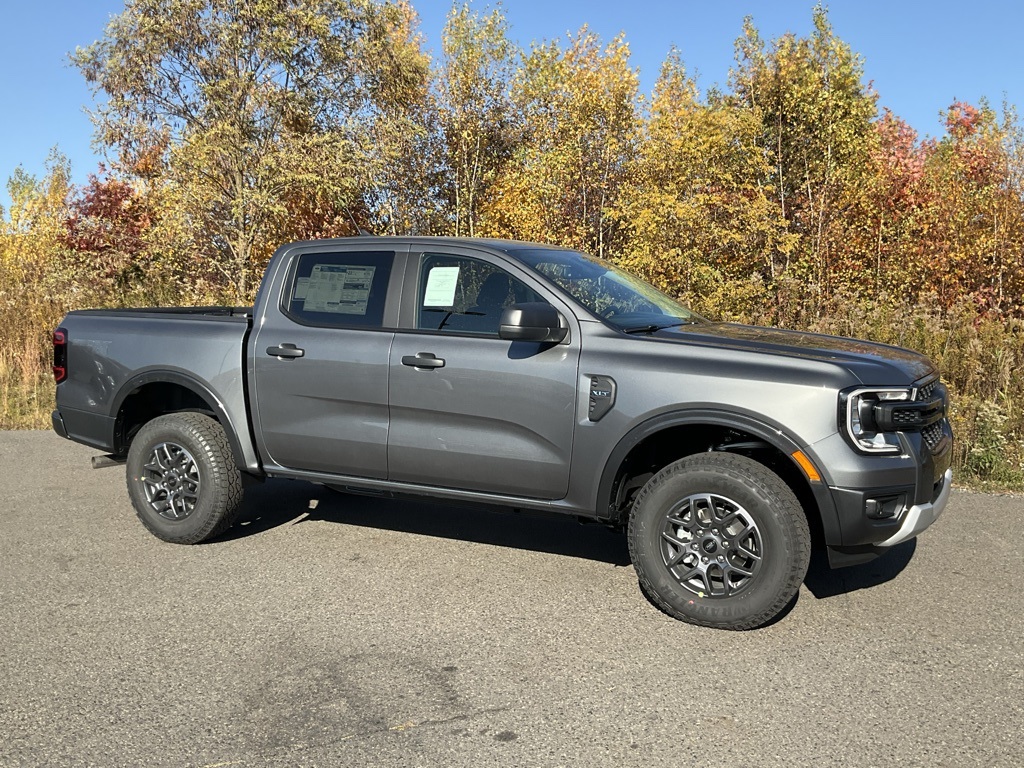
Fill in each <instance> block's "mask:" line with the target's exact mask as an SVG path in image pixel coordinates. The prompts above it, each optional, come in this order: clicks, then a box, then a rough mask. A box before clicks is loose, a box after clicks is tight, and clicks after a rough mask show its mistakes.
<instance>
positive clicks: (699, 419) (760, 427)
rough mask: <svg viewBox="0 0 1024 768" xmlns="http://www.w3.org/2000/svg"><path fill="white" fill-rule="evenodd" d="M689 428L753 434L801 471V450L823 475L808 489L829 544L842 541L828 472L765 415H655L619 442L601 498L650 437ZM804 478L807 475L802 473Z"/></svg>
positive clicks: (704, 410)
mask: <svg viewBox="0 0 1024 768" xmlns="http://www.w3.org/2000/svg"><path fill="white" fill-rule="evenodd" d="M687 425H694V426H696V425H704V426H717V427H727V428H732V429H737V430H741V431H743V432H747V433H749V434H751V435H754V436H755V437H757V438H758V439H760V440H763V441H764V442H766V443H768V444H769V445H771V446H774V447H775V448H777V449H778V450H779V451H780V452H782V453H784V454H785V455H786V456H788V457H790V461H793V464H794V465H795V466H797V467H798V468H799V465H797V464H796V461H795V460H794V459H793V458H792V454H793V452H794V451H797V450H799V451H801V452H802V453H803V454H804V455H805V456H806V457H807V458H808V459H810V461H811V463H812V464H814V466H815V468H816V469H817V470H818V473H819V474H820V475H821V478H822V480H821V482H808V486H809V487H810V489H811V492H812V493H813V495H814V500H815V502H816V503H817V507H818V513H819V516H820V518H821V524H822V528H823V529H824V533H825V540H826V541H838V540H839V538H838V537H839V531H840V528H839V516H838V513H837V512H836V507H835V502H834V501H833V499H832V494H831V492H830V491H829V479H828V474H827V469H826V468H825V467H824V465H823V464H822V463H821V461H820V460H819V458H818V457H817V455H815V453H814V451H813V450H812V449H811V448H810V447H809V446H806V445H802V444H801V443H800V442H798V441H797V440H796V439H795V438H794V437H793V436H791V435H790V434H789V433H788V432H787V430H786V429H785V428H783V427H782V425H780V424H776V423H774V422H772V421H771V420H769V419H766V418H764V417H763V416H760V415H757V414H753V413H751V412H745V411H741V410H734V409H725V408H721V407H712V406H703V405H698V406H695V407H692V408H685V409H678V410H673V411H669V412H666V413H660V414H657V415H655V416H652V417H650V418H648V419H646V420H645V421H642V422H641V423H639V424H637V425H636V426H635V427H633V428H632V429H631V430H629V432H627V433H626V434H625V435H623V437H622V438H621V439H620V440H619V442H618V443H616V445H615V447H614V448H613V449H612V452H611V453H610V454H609V456H608V460H607V462H605V467H604V470H603V472H602V473H601V480H600V485H599V487H598V499H599V500H609V499H611V497H612V488H613V486H614V483H615V478H616V476H617V475H618V472H619V468H620V467H621V466H622V463H623V462H624V461H625V459H626V457H627V456H628V455H629V453H630V451H632V450H633V449H634V448H635V447H636V446H637V445H639V444H640V443H642V442H643V441H644V440H646V439H647V438H649V437H651V436H653V435H655V434H657V433H658V432H661V431H663V430H666V429H672V428H674V427H681V426H687ZM800 473H801V476H806V475H804V473H803V470H802V469H801V470H800ZM608 510H609V512H608V514H609V515H610V514H611V505H610V504H609V506H608Z"/></svg>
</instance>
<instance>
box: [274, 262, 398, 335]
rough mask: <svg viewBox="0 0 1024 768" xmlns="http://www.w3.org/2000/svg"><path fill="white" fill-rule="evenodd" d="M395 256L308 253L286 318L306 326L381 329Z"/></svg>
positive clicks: (296, 271) (296, 275)
mask: <svg viewBox="0 0 1024 768" xmlns="http://www.w3.org/2000/svg"><path fill="white" fill-rule="evenodd" d="M394 261H395V254H394V252H393V251H363V252H356V253H304V254H302V255H301V256H299V258H298V260H297V262H296V265H295V269H294V270H293V273H292V279H291V285H290V287H289V292H288V295H287V297H286V300H285V306H284V311H285V314H286V315H288V316H289V317H291V318H292V319H293V320H295V321H297V322H300V323H303V324H305V325H319V326H330V327H346V326H364V327H365V326H369V327H377V328H379V327H381V326H382V325H383V322H384V302H385V300H386V299H387V294H388V281H389V280H390V278H391V266H392V264H394Z"/></svg>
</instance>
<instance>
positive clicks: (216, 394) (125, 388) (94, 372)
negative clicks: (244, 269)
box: [54, 306, 257, 465]
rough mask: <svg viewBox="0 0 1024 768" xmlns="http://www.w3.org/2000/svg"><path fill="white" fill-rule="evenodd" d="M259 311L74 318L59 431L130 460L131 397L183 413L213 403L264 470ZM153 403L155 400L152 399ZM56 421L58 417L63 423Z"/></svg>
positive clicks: (117, 312)
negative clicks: (254, 427)
mask: <svg viewBox="0 0 1024 768" xmlns="http://www.w3.org/2000/svg"><path fill="white" fill-rule="evenodd" d="M251 322H252V308H251V307H227V306H211V307H144V308H141V309H135V308H131V309H90V310H78V311H74V312H70V313H68V315H67V317H65V318H64V321H63V324H62V330H63V331H64V334H65V337H66V353H67V380H66V381H65V382H64V383H63V384H62V385H61V403H60V418H61V423H60V424H57V423H56V422H55V424H54V428H55V429H57V431H58V432H59V433H63V434H66V435H67V436H69V437H71V438H72V439H75V440H79V441H80V442H83V443H86V444H87V445H92V446H94V447H96V448H100V449H101V450H105V451H108V452H110V453H113V454H119V453H122V452H123V451H124V450H125V447H126V441H127V439H128V437H129V436H128V435H127V434H125V426H124V424H125V418H124V417H125V414H123V413H122V412H121V411H122V404H123V403H124V402H125V400H126V398H128V397H129V396H130V395H133V394H136V393H139V392H140V391H144V390H145V391H148V390H149V389H152V390H153V391H152V398H153V402H154V403H155V402H157V401H162V400H166V398H167V397H172V403H175V404H176V407H177V408H178V409H180V410H189V409H195V408H197V407H198V406H196V405H195V403H194V402H193V399H192V396H191V395H190V394H189V393H193V394H194V395H196V398H195V401H196V402H205V403H208V404H209V405H210V407H212V408H213V409H214V410H215V411H216V415H217V416H218V418H220V419H222V420H223V421H225V422H226V423H227V424H229V425H230V426H231V427H232V428H237V433H238V434H240V435H242V436H243V437H244V440H245V445H243V446H239V448H240V453H241V454H242V455H244V456H245V457H246V463H247V465H248V464H249V463H252V464H253V465H255V464H256V462H257V460H256V456H255V452H254V450H253V448H252V445H251V441H250V440H249V439H248V435H249V433H250V432H249V428H248V426H247V420H248V415H247V413H246V393H245V343H246V339H247V337H248V333H249V327H250V325H251ZM145 399H146V400H148V399H149V398H145ZM55 418H56V417H55Z"/></svg>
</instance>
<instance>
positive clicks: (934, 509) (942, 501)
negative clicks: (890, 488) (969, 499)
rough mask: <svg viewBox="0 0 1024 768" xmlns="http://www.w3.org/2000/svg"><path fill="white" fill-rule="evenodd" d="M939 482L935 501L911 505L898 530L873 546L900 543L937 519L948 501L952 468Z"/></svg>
mask: <svg viewBox="0 0 1024 768" xmlns="http://www.w3.org/2000/svg"><path fill="white" fill-rule="evenodd" d="M940 482H941V489H940V490H939V495H938V497H937V498H936V499H935V501H932V502H929V503H927V504H915V505H914V506H912V507H911V508H910V509H908V510H907V512H906V514H905V515H904V517H903V522H902V523H900V527H899V530H897V531H896V532H895V533H894V534H893V535H892V536H890V537H889V538H888V539H886V540H885V541H880V542H878V543H877V544H876V545H875V546H876V547H883V548H885V547H893V546H895V545H897V544H902V543H903V542H904V541H907V540H908V539H912V538H914V537H915V536H917V534H919V533H921V531H923V530H924V529H925V528H927V527H928V526H929V525H931V524H932V523H934V522H935V521H936V520H938V519H939V515H941V514H942V510H944V509H945V508H946V504H948V503H949V492H950V490H951V488H952V487H953V470H952V469H947V470H946V472H945V474H944V475H943V476H942V480H941V481H940Z"/></svg>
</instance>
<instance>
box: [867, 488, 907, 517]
mask: <svg viewBox="0 0 1024 768" xmlns="http://www.w3.org/2000/svg"><path fill="white" fill-rule="evenodd" d="M906 508H907V496H906V494H903V493H901V494H899V495H898V496H879V497H877V498H873V499H865V500H864V514H866V515H867V516H868V517H870V518H871V519H872V520H889V519H892V518H896V517H899V516H900V515H902V514H903V512H904V511H905V510H906Z"/></svg>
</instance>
